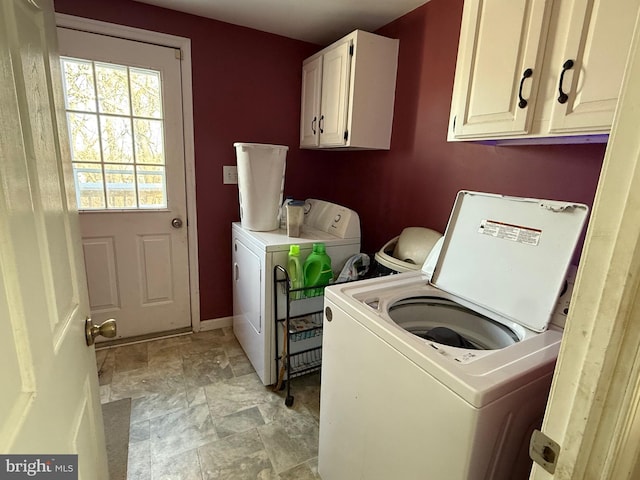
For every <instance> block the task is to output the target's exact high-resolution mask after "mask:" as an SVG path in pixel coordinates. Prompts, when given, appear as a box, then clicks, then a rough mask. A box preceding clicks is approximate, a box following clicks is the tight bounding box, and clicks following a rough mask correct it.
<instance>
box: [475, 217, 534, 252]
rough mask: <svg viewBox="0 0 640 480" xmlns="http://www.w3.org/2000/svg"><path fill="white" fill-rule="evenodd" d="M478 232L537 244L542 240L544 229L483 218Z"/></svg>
mask: <svg viewBox="0 0 640 480" xmlns="http://www.w3.org/2000/svg"><path fill="white" fill-rule="evenodd" d="M478 233H481V234H483V235H489V236H491V237H496V238H504V239H505V240H511V241H512V242H518V243H524V244H525V245H534V246H535V245H538V243H539V242H540V236H541V235H542V230H540V229H537V228H530V227H523V226H521V225H512V224H510V223H504V222H498V221H496V220H482V222H480V228H478Z"/></svg>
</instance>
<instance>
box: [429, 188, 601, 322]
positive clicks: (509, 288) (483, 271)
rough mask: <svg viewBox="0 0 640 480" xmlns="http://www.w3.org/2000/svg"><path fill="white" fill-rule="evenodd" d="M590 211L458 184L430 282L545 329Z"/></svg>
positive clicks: (569, 205) (583, 207)
mask: <svg viewBox="0 0 640 480" xmlns="http://www.w3.org/2000/svg"><path fill="white" fill-rule="evenodd" d="M588 212H589V208H588V207H587V206H586V205H583V204H580V203H568V202H558V201H553V200H539V199H532V198H518V197H508V196H503V195H495V194H490V193H481V192H471V191H461V192H459V193H458V195H457V197H456V201H455V204H454V206H453V210H452V211H451V216H450V217H449V223H448V224H447V230H446V232H445V234H444V241H443V244H442V251H441V253H440V256H439V257H438V261H437V263H436V267H435V271H434V273H433V276H432V278H431V282H430V283H431V284H432V285H434V286H436V287H437V288H439V289H441V290H443V291H445V292H448V293H451V294H453V295H456V296H457V297H460V298H462V299H465V300H467V301H469V302H472V303H474V304H476V305H480V306H482V307H484V308H486V309H487V310H489V311H491V312H495V313H496V314H497V315H499V316H501V317H506V318H508V319H510V320H512V321H514V322H517V323H519V324H520V325H523V326H524V327H527V328H529V329H530V330H533V331H536V332H543V331H544V330H546V329H547V326H548V324H549V319H550V318H551V314H552V312H553V308H554V305H555V303H556V301H557V299H558V295H559V293H560V289H561V287H562V282H563V280H564V278H565V275H566V272H567V268H568V266H569V262H570V260H571V256H572V255H573V251H574V249H575V247H576V244H577V242H578V238H579V236H580V233H581V231H582V228H583V226H584V223H585V221H586V219H587V215H588ZM426 263H427V262H425V264H426Z"/></svg>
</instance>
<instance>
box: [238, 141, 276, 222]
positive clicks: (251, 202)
mask: <svg viewBox="0 0 640 480" xmlns="http://www.w3.org/2000/svg"><path fill="white" fill-rule="evenodd" d="M233 146H234V147H235V149H236V158H237V162H238V197H239V199H240V221H241V223H242V227H243V228H246V229H247V230H253V231H258V232H267V231H270V230H276V229H277V228H278V226H279V221H278V213H279V209H280V204H281V203H282V195H283V192H284V172H285V168H286V157H287V150H289V147H286V146H283V145H266V144H261V143H234V144H233Z"/></svg>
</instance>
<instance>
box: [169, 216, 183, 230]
mask: <svg viewBox="0 0 640 480" xmlns="http://www.w3.org/2000/svg"><path fill="white" fill-rule="evenodd" d="M171 226H172V227H173V228H180V227H182V220H180V219H179V218H174V219H173V220H171Z"/></svg>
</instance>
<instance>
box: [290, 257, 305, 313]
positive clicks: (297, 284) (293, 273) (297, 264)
mask: <svg viewBox="0 0 640 480" xmlns="http://www.w3.org/2000/svg"><path fill="white" fill-rule="evenodd" d="M287 273H288V274H289V281H290V282H291V288H302V287H303V286H304V280H303V277H302V275H303V273H302V263H301V261H300V245H289V259H288V262H287ZM290 296H291V300H298V299H300V298H302V291H300V292H292V293H291V294H290Z"/></svg>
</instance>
